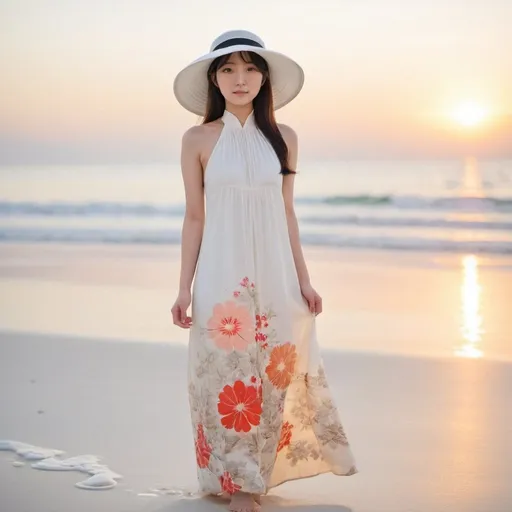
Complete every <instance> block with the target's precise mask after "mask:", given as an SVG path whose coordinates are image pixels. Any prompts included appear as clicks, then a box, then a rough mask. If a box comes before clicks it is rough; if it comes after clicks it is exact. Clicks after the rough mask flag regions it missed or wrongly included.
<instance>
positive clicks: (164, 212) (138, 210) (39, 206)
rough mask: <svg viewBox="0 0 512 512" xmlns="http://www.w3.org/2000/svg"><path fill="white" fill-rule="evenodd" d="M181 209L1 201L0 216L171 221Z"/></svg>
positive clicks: (150, 206) (155, 206) (149, 206)
mask: <svg viewBox="0 0 512 512" xmlns="http://www.w3.org/2000/svg"><path fill="white" fill-rule="evenodd" d="M184 212H185V206H184V205H168V206H164V205H154V204H149V203H122V202H105V201H91V202H85V203H70V202H64V201H53V202H49V203H39V202H31V201H19V202H16V201H0V215H4V216H7V215H10V216H12V215H20V216H24V215H30V216H31V215H37V216H52V217H60V216H63V217H64V216H65V217H70V216H80V217H81V216H84V217H96V216H98V217H117V216H135V217H155V216H164V217H173V216H178V215H183V214H184Z"/></svg>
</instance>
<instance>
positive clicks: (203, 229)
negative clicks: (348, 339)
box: [172, 30, 357, 512]
mask: <svg viewBox="0 0 512 512" xmlns="http://www.w3.org/2000/svg"><path fill="white" fill-rule="evenodd" d="M303 82H304V74H303V70H302V68H301V67H300V66H299V65H298V64H297V63H295V62H294V61H293V60H292V59H290V58H289V57H286V56H285V55H283V54H280V53H277V52H274V51H271V50H268V49H266V48H265V45H264V43H263V41H262V40H261V39H260V38H259V37H258V36H256V35H255V34H253V33H251V32H247V31H242V30H235V31H229V32H226V33H224V34H222V35H221V36H219V37H218V38H217V39H216V40H215V41H214V42H213V44H212V47H211V51H210V53H209V54H207V55H204V56H202V57H200V58H199V59H197V60H196V61H194V62H193V63H192V64H190V65H189V66H187V67H186V68H185V69H183V70H182V71H181V72H180V73H179V74H178V75H177V77H176V79H175V83H174V93H175V95H176V98H177V99H178V101H179V103H180V104H181V105H182V106H183V107H184V108H186V109H187V110H189V111H191V112H193V113H195V114H198V115H200V116H203V117H204V121H203V124H201V125H199V126H194V127H192V128H190V129H188V130H187V131H186V132H185V134H184V136H183V140H182V157H181V165H182V173H183V181H184V187H185V196H186V213H185V219H184V224H183V231H182V259H181V276H180V291H179V295H178V297H177V299H176V302H175V304H174V305H173V307H172V315H173V321H174V323H175V324H176V325H178V326H179V327H181V328H184V329H190V336H189V340H190V343H189V398H190V408H191V414H192V425H193V430H194V439H195V449H196V459H197V467H198V478H199V483H200V490H201V491H203V492H205V493H208V494H214V495H219V494H225V493H227V494H229V495H231V503H230V510H232V511H236V512H245V511H249V512H253V511H257V510H259V508H260V507H259V502H260V500H259V496H260V495H262V494H265V493H267V491H268V490H269V489H270V488H272V487H275V486H276V485H279V484H281V483H283V482H285V481H287V480H292V479H297V478H304V477H308V476H313V475H317V474H320V473H325V472H333V473H335V474H337V475H353V474H355V473H357V469H356V466H355V462H354V458H353V456H352V453H351V450H350V447H349V444H348V441H347V438H346V436H345V433H344V430H343V427H342V425H341V422H340V420H339V417H338V412H337V410H336V407H335V406H334V404H333V402H332V399H331V396H330V393H329V389H328V386H327V381H326V378H325V373H324V370H323V366H322V362H321V359H320V357H319V354H318V344H317V340H316V327H315V317H316V315H318V314H319V313H321V312H322V299H321V297H320V296H319V295H318V293H317V292H316V291H315V289H314V288H313V287H312V285H311V283H310V280H309V275H308V271H307V267H306V264H305V261H304V257H303V254H302V249H301V245H300V240H299V230H298V226H297V219H296V216H295V213H294V208H293V184H294V177H295V173H296V171H295V167H296V164H297V152H298V148H297V136H296V134H295V132H294V131H293V130H292V129H291V128H290V127H288V126H286V125H283V124H276V122H275V118H274V110H276V109H278V108H280V107H282V106H284V105H286V104H287V103H289V102H290V101H291V100H292V99H293V98H295V97H296V96H297V94H298V93H299V92H300V90H301V88H302V85H303ZM205 197H206V201H205V199H204V198H205ZM194 274H195V278H194V279H193V277H194ZM192 281H193V285H192ZM190 305H191V317H190V316H187V309H188V307H189V306H190Z"/></svg>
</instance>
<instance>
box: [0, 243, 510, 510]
mask: <svg viewBox="0 0 512 512" xmlns="http://www.w3.org/2000/svg"><path fill="white" fill-rule="evenodd" d="M178 254H179V253H178V252H177V250H176V248H170V247H154V248H149V247H136V248H134V247H129V248H127V247H93V246H75V247H71V246H59V245H52V244H48V245H33V244H31V245H29V244H27V245H23V244H12V245H10V244H4V245H2V246H1V247H0V328H1V329H2V330H1V332H0V408H1V409H0V410H1V416H0V446H1V442H2V441H4V446H5V441H19V442H23V443H28V444H31V445H34V446H36V447H44V448H52V449H58V450H63V451H64V452H65V453H64V454H62V455H61V456H60V459H64V458H68V457H75V456H84V455H96V456H98V457H99V458H100V461H101V464H106V465H107V466H108V468H109V469H110V470H111V471H113V472H115V473H118V474H119V475H122V478H115V479H114V482H117V485H115V486H114V487H113V488H111V489H109V490H101V491H93V490H84V489H80V488H78V487H77V486H76V484H77V483H79V482H83V481H84V480H86V479H87V478H88V476H89V475H87V474H85V473H80V472H78V471H44V470H39V469H35V468H33V467H31V463H32V462H33V461H27V460H25V459H24V458H23V457H21V456H19V455H17V454H16V453H13V452H12V451H0V511H2V512H4V511H5V512H18V511H27V512H50V511H54V512H60V511H66V512H68V511H69V510H73V511H74V512H75V511H76V512H81V511H84V512H85V511H87V512H90V511H99V512H107V511H108V512H117V511H119V512H121V511H126V512H130V511H158V512H164V511H173V512H185V511H188V512H202V511H210V510H211V511H215V510H219V511H221V510H226V508H225V505H224V504H222V503H220V502H217V501H214V500H205V499H199V498H198V497H197V496H196V495H195V494H194V492H195V490H196V473H195V454H194V446H193V441H192V431H191V426H190V421H189V410H188V396H187V382H186V337H187V333H186V331H180V330H179V329H177V328H176V327H175V326H173V325H172V323H171V321H170V317H169V311H168V310H169V308H170V306H171V305H172V302H173V301H174V298H175V286H176V284H177V279H178V270H177V269H178V266H177V261H178V259H177V258H178ZM306 256H307V258H308V262H309V263H310V264H309V267H310V271H311V274H312V277H313V284H314V285H315V286H316V287H317V288H318V289H319V291H321V292H322V295H323V297H324V301H325V303H326V308H325V311H324V313H323V314H322V315H321V316H320V317H319V318H318V324H319V335H320V343H321V348H322V354H323V358H324V361H325V365H326V371H327V376H328V379H329V383H330V386H331V389H332V393H333V396H334V399H335V401H336V403H337V405H338V407H339V409H340V414H341V418H342V421H343V424H344V427H345V430H346V433H347V436H348V438H349V441H350V443H351V445H352V449H353V452H354V455H355V457H356V462H357V466H358V469H359V473H358V474H356V475H353V476H351V477H336V476H334V475H320V476H317V477H314V478H310V479H306V480H299V481H294V482H288V483H285V484H283V485H282V486H279V487H277V488H275V489H273V490H272V491H271V493H270V494H269V496H266V497H264V498H263V504H264V505H265V509H266V510H267V511H268V512H272V511H288V512H296V511H297V512H298V511H301V512H302V511H304V512H305V511H314V512H348V511H354V512H356V511H357V512H406V511H407V512H438V511H450V512H510V511H511V510H512V486H511V485H510V475H511V474H512V443H511V442H510V439H511V438H512V407H511V402H510V397H511V396H512V364H511V363H510V362H507V361H506V359H508V358H509V356H510V355H509V353H508V351H507V350H510V347H509V345H510V331H509V329H510V328H511V327H510V322H508V321H507V310H508V309H509V304H510V303H512V302H511V300H510V293H511V287H510V286H508V285H509V284H510V271H509V269H508V268H507V265H508V262H507V261H506V260H503V261H500V260H497V259H493V260H486V259H479V260H478V269H479V274H478V283H479V286H480V287H481V289H482V290H483V293H482V297H481V300H480V302H479V303H478V304H479V308H478V315H479V316H480V317H481V320H482V322H483V325H484V326H485V327H486V331H485V333H484V334H482V335H481V339H480V340H479V343H478V344H475V343H473V344H472V345H471V347H470V348H472V349H473V350H479V351H480V354H481V357H462V356H459V357H457V356H456V354H457V352H456V351H457V350H459V349H460V348H461V347H464V344H466V345H465V346H466V348H467V347H468V344H469V343H470V338H471V336H469V335H468V336H466V335H465V331H464V329H462V328H461V325H460V319H459V317H458V315H457V313H458V312H459V311H460V308H461V307H462V309H464V308H463V306H464V301H463V300H462V302H461V289H464V287H463V283H464V277H463V276H464V272H463V270H461V268H462V269H464V268H466V267H461V257H460V256H459V257H454V256H450V257H447V256H442V255H437V256H432V257H431V258H425V257H423V258H419V257H418V256H417V255H414V254H405V255H404V254H400V255H398V254H394V253H365V252H355V251H353V252H347V253H339V252H337V253H336V252H330V251H320V250H308V251H307V254H306ZM468 268H473V269H474V267H471V266H470V267H468ZM472 275H473V274H472ZM461 286H462V288H461ZM469 289H471V287H470V288H469ZM436 290H437V294H436ZM439 290H441V291H442V293H440V292H439ZM462 295H463V294H462ZM503 301H505V302H503ZM506 301H508V305H507V302H506ZM491 306H492V307H491ZM473 307H474V304H473ZM447 309H448V311H447ZM332 317H335V318H332ZM462 317H463V315H462ZM462 327H464V326H462ZM465 336H466V337H465ZM464 353H466V354H471V352H470V351H469V348H467V350H466V352H462V354H464ZM473 355H474V353H473ZM500 359H501V361H500ZM20 463H21V464H20ZM187 493H191V494H190V495H188V494H187ZM265 509H264V510H265Z"/></svg>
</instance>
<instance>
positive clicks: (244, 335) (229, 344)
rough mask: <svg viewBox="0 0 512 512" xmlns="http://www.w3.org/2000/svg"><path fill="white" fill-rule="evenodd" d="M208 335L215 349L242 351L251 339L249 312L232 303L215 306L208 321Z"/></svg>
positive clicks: (251, 320) (251, 330)
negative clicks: (215, 346)
mask: <svg viewBox="0 0 512 512" xmlns="http://www.w3.org/2000/svg"><path fill="white" fill-rule="evenodd" d="M207 327H208V334H209V336H210V338H213V341H214V343H215V345H217V347H219V348H221V349H223V350H226V351H230V350H233V349H236V350H244V349H245V348H246V347H247V345H248V343H249V340H251V339H252V337H253V332H254V331H253V329H254V325H253V319H252V316H251V314H250V313H249V310H248V309H247V308H246V307H245V306H243V305H238V304H236V303H235V302H234V301H228V302H224V303H220V304H215V306H214V308H213V316H212V317H211V318H210V319H209V320H208V325H207Z"/></svg>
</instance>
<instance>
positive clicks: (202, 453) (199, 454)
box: [196, 425, 212, 468]
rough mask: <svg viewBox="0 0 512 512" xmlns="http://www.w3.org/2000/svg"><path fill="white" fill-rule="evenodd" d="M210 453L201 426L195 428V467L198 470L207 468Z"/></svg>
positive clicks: (210, 450) (210, 449)
mask: <svg viewBox="0 0 512 512" xmlns="http://www.w3.org/2000/svg"><path fill="white" fill-rule="evenodd" d="M211 453H212V447H211V446H210V445H209V444H208V442H207V441H206V437H205V435H204V430H203V425H198V426H197V440H196V460H197V465H198V466H199V467H200V468H206V467H208V462H209V461H210V454H211Z"/></svg>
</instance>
